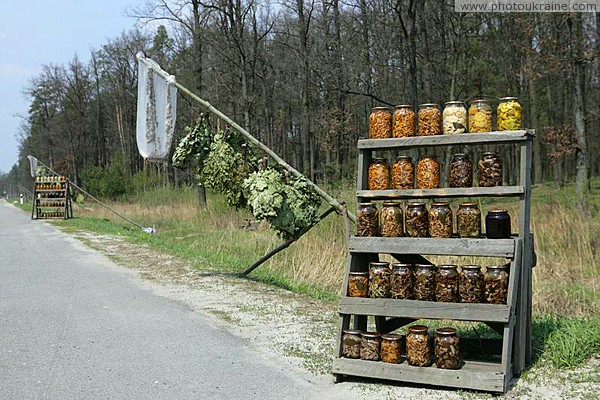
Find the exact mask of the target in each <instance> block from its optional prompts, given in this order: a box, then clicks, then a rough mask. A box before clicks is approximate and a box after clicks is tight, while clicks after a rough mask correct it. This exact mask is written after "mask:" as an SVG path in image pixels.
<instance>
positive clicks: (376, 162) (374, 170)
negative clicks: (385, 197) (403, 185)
mask: <svg viewBox="0 0 600 400" xmlns="http://www.w3.org/2000/svg"><path fill="white" fill-rule="evenodd" d="M389 188H390V166H389V165H388V162H387V160H386V159H385V158H374V159H373V160H371V163H370V164H369V190H385V189H389Z"/></svg>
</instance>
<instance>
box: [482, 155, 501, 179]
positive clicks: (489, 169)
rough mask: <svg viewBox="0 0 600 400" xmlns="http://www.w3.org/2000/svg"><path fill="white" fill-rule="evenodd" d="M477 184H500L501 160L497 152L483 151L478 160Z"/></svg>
mask: <svg viewBox="0 0 600 400" xmlns="http://www.w3.org/2000/svg"><path fill="white" fill-rule="evenodd" d="M478 166H479V186H481V187H492V186H501V185H502V161H501V160H500V156H499V155H498V153H494V152H491V151H488V152H485V153H483V155H482V156H481V159H480V160H479V164H478Z"/></svg>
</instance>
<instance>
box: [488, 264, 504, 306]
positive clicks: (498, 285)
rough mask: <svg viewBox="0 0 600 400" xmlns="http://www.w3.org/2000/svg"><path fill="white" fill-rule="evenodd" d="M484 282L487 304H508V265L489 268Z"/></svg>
mask: <svg viewBox="0 0 600 400" xmlns="http://www.w3.org/2000/svg"><path fill="white" fill-rule="evenodd" d="M483 280H484V285H485V302H486V303H490V304H506V299H507V298H508V267H507V265H494V266H491V267H487V268H486V271H485V275H484V277H483Z"/></svg>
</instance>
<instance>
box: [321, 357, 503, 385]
mask: <svg viewBox="0 0 600 400" xmlns="http://www.w3.org/2000/svg"><path fill="white" fill-rule="evenodd" d="M332 372H333V373H334V374H343V375H351V376H362V377H367V378H379V379H388V380H393V381H403V382H413V383H420V384H426V385H435V386H450V387H458V388H464V389H476V390H485V391H490V392H503V391H504V379H505V376H504V374H503V373H502V371H501V369H500V365H498V364H494V363H484V362H476V361H471V362H469V361H465V364H464V365H463V367H462V368H461V369H458V370H450V369H439V368H436V367H435V366H431V367H413V366H410V365H408V364H407V363H406V362H403V363H401V364H388V363H384V362H377V361H364V360H353V359H348V358H337V359H335V360H333V370H332Z"/></svg>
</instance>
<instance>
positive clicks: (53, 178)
mask: <svg viewBox="0 0 600 400" xmlns="http://www.w3.org/2000/svg"><path fill="white" fill-rule="evenodd" d="M66 180H67V177H66V176H64V175H53V176H36V177H35V181H36V182H64V181H66Z"/></svg>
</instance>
